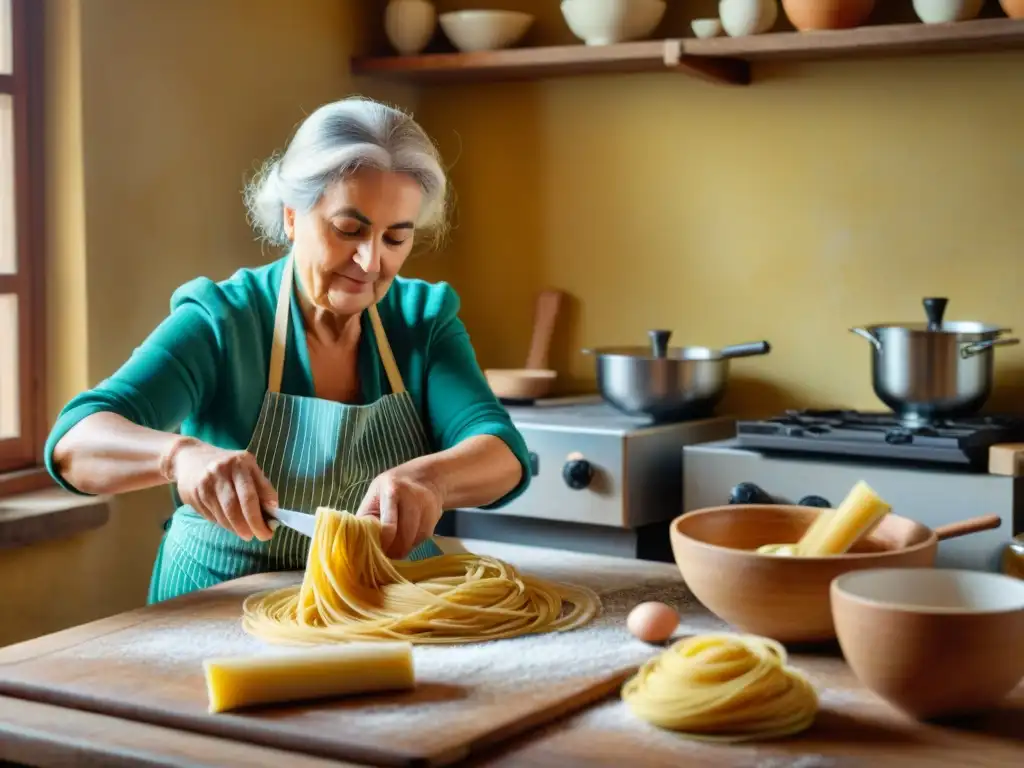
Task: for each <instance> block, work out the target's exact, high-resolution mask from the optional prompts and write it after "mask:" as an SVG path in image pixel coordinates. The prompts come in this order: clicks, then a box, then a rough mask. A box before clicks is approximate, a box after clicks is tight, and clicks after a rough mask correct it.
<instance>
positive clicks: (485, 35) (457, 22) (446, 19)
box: [439, 11, 534, 53]
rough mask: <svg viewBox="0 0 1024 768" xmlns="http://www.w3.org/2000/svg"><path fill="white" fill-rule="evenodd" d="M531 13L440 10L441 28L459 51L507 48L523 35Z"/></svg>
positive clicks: (528, 26) (530, 18)
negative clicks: (449, 11)
mask: <svg viewBox="0 0 1024 768" xmlns="http://www.w3.org/2000/svg"><path fill="white" fill-rule="evenodd" d="M533 19H534V17H533V16H532V15H530V14H529V13H520V12H519V11H452V12H451V13H442V14H441V16H440V18H439V21H440V22H441V29H443V30H444V33H445V35H447V37H448V39H449V40H451V41H452V45H454V46H455V47H456V48H458V49H459V50H460V51H462V52H463V53H471V52H475V51H496V50H499V49H501V48H511V47H512V46H513V45H515V44H516V43H518V42H519V41H520V40H522V39H523V35H525V34H526V30H528V29H529V28H530V25H531V24H533Z"/></svg>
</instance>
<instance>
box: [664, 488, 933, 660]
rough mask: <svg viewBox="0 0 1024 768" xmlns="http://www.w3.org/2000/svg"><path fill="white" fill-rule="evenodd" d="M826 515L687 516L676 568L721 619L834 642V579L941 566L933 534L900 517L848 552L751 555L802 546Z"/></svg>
mask: <svg viewBox="0 0 1024 768" xmlns="http://www.w3.org/2000/svg"><path fill="white" fill-rule="evenodd" d="M821 511H822V510H820V509H814V508H811V507H796V506H785V505H775V504H767V505H760V504H735V505H730V506H727V507H711V508H709V509H701V510H696V511H693V512H688V513H686V514H684V515H682V516H680V517H678V518H676V519H675V520H674V521H673V522H672V528H671V538H672V552H673V554H674V555H675V560H676V565H678V566H679V572H680V573H681V574H682V576H683V580H684V581H685V582H686V585H687V586H688V587H689V589H690V591H691V592H693V594H694V596H695V597H696V598H697V599H698V600H700V601H701V603H703V604H704V605H705V606H706V607H707V608H708V610H710V611H711V612H712V613H714V614H715V615H716V616H718V617H719V618H720V619H722V620H723V621H726V622H728V623H729V624H731V625H733V626H734V627H736V628H737V629H739V630H741V631H744V632H750V633H753V634H758V635H764V636H766V637H771V638H774V639H776V640H779V641H780V642H784V643H788V642H819V641H827V640H832V639H834V638H835V636H836V633H835V626H834V624H833V623H832V610H831V605H830V601H829V585H830V584H831V583H832V580H833V579H834V578H835V577H836V576H839V575H841V574H844V573H846V572H848V571H860V570H864V569H867V568H879V567H885V568H917V567H928V566H931V565H933V564H934V562H935V554H936V551H937V549H938V537H937V536H936V535H935V533H934V532H933V531H932V530H931V529H930V528H928V527H927V526H924V525H921V524H920V523H917V522H914V521H913V520H908V519H907V518H905V517H900V516H898V515H894V514H889V515H886V516H885V518H884V519H883V520H882V522H881V523H880V524H879V525H878V527H877V528H876V529H875V531H874V533H872V534H871V536H869V537H868V538H867V539H865V540H863V541H861V542H860V543H859V544H858V545H857V546H856V547H855V548H854V551H853V552H850V553H848V554H845V555H835V556H833V557H778V556H775V555H760V554H758V553H757V552H755V551H753V550H756V549H757V548H758V547H760V546H761V545H763V544H789V543H795V542H797V541H799V539H800V537H801V536H803V534H804V532H805V531H806V530H807V528H808V527H810V525H811V523H812V522H813V521H814V519H815V518H816V517H817V516H818V515H819V514H820V513H821Z"/></svg>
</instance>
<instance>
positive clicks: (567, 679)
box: [0, 573, 634, 766]
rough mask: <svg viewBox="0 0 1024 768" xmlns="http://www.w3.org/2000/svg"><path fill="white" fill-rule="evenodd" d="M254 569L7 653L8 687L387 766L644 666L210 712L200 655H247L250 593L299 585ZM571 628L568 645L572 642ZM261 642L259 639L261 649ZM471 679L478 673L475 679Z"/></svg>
mask: <svg viewBox="0 0 1024 768" xmlns="http://www.w3.org/2000/svg"><path fill="white" fill-rule="evenodd" d="M299 578H300V574H297V573H291V574H288V573H275V574H262V575H258V576H250V577H247V578H244V579H238V580H236V581H232V582H228V583H225V584H222V585H220V586H217V587H214V588H212V589H207V590H202V591H200V592H193V593H190V594H187V595H184V596H182V597H179V598H176V599H174V600H167V601H165V602H162V603H157V604H155V605H150V606H147V607H145V608H140V609H138V610H135V611H131V612H129V613H123V614H119V615H117V616H113V617H110V618H108V619H101V620H99V621H95V622H92V623H90V624H85V625H83V626H80V627H74V628H72V629H69V630H65V631H63V632H58V633H55V634H52V635H48V636H45V637H41V638H37V639H35V640H30V641H27V642H24V643H19V644H16V645H11V646H7V647H6V648H3V649H0V692H2V693H3V694H5V695H9V696H15V697H18V698H21V699H28V700H31V701H36V702H42V703H48V704H56V705H59V706H63V707H69V708H71V709H76V710H83V711H87V712H96V713H100V714H104V715H111V716H114V717H120V718H123V719H126V720H134V721H136V722H141V723H149V724H151V725H157V726H165V727H170V728H176V729H179V730H184V731H192V732H195V733H203V734H207V735H210V736H219V737H222V738H226V739H232V740H235V741H239V742H247V743H250V744H260V745H265V746H268V747H272V748H276V749H283V750H288V751H294V752H299V753H304V754H306V755H316V756H320V757H328V758H333V759H337V760H350V761H355V762H358V763H366V764H370V765H382V766H405V765H422V766H436V765H448V764H451V763H454V762H458V761H460V760H463V759H465V758H466V757H467V756H468V755H469V754H470V753H471V752H475V751H476V750H478V749H482V748H484V747H486V746H491V745H493V744H497V743H499V742H502V741H504V740H507V739H510V738H512V737H514V736H517V735H519V734H521V733H523V732H525V731H527V730H529V729H531V728H534V727H536V726H539V725H542V724H544V723H547V722H550V721H552V720H556V719H558V718H560V717H562V716H565V715H567V714H570V713H572V712H575V711H577V710H580V709H582V708H584V707H586V706H589V705H590V704H593V703H594V702H596V701H599V700H600V699H602V698H604V697H606V696H608V695H611V694H612V693H614V692H615V691H616V690H618V688H619V686H620V685H621V684H622V683H623V682H624V681H625V679H626V678H627V677H628V676H629V674H631V673H632V672H633V671H634V668H633V667H631V666H630V665H629V664H623V665H622V666H620V667H618V668H617V669H609V670H605V671H603V672H598V673H595V674H592V675H590V674H588V675H578V676H563V677H561V678H559V677H558V676H557V675H556V676H553V677H552V678H551V679H545V680H543V681H542V682H539V681H538V682H536V683H534V684H529V681H526V684H524V681H523V680H510V679H508V674H507V672H502V671H501V670H496V671H495V672H494V674H493V675H488V674H487V673H486V672H482V673H474V675H475V676H476V677H475V680H474V682H465V680H466V678H464V677H462V676H459V675H458V674H455V673H453V674H451V675H448V676H447V677H444V678H435V677H433V676H432V675H430V674H420V673H418V674H417V677H418V679H417V686H416V689H415V690H413V691H409V692H407V693H401V694H385V695H373V696H359V697H349V698H344V699H338V700H329V701H319V702H310V703H296V704H289V705H286V706H274V707H260V708H256V709H251V710H240V711H238V712H233V713H224V714H217V715H211V714H209V713H208V712H207V694H206V686H205V682H204V679H203V669H202V661H203V659H204V658H205V657H209V656H216V655H225V654H232V653H235V652H238V651H237V650H236V649H238V648H239V645H240V644H242V645H245V642H246V641H245V638H244V636H242V635H241V629H240V628H239V626H238V625H239V614H240V610H241V604H242V600H243V599H244V598H245V597H246V596H248V595H250V594H252V593H254V592H257V591H261V590H264V589H274V588H279V587H283V586H286V585H288V584H294V583H295V582H296V581H297V580H298V579H299ZM571 635H572V633H565V636H564V640H562V638H558V641H559V642H565V643H567V644H568V645H569V646H570V647H571V646H572V643H573V640H572V637H571ZM260 647H261V646H260V644H259V643H256V642H255V641H253V648H251V649H249V650H246V651H242V652H249V651H251V650H257V651H258V650H259V649H260ZM472 677H473V676H470V679H472Z"/></svg>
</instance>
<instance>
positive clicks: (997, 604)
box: [831, 568, 1024, 720]
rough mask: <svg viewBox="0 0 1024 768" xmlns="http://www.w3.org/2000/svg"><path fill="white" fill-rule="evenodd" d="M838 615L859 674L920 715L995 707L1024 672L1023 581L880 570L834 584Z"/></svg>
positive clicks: (897, 703) (927, 716)
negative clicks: (1023, 648)
mask: <svg viewBox="0 0 1024 768" xmlns="http://www.w3.org/2000/svg"><path fill="white" fill-rule="evenodd" d="M831 592H832V614H833V616H834V618H835V625H836V633H837V635H838V638H839V644H840V646H841V647H842V649H843V655H844V656H845V657H846V661H847V663H848V664H849V665H850V668H851V669H852V670H853V672H854V674H855V675H857V678H858V679H859V680H860V681H861V682H862V683H863V684H864V685H865V686H866V687H867V688H870V689H871V690H872V691H874V692H875V693H876V694H878V695H879V696H881V697H882V698H883V699H885V700H886V701H888V702H889V703H890V704H892V705H893V706H895V707H896V708H897V709H900V710H902V711H903V712H905V713H907V714H909V715H911V716H912V717H916V718H919V719H922V720H926V719H932V718H936V717H946V716H954V715H967V714H973V713H977V712H980V711H983V710H986V709H989V708H991V707H994V706H996V705H997V704H998V703H999V702H1000V700H1002V699H1003V698H1005V697H1006V695H1007V694H1008V693H1010V691H1012V690H1013V689H1014V688H1015V687H1016V686H1017V684H1018V683H1020V682H1021V679H1022V678H1024V652H1022V650H1021V642H1022V641H1024V581H1021V580H1020V579H1013V578H1010V577H1009V576H1002V575H1000V574H997V573H986V572H982V571H960V570H944V569H941V568H920V569H909V570H908V569H906V568H878V569H874V570H868V571H861V572H859V573H847V574H844V575H842V576H840V577H839V578H837V579H836V580H835V581H834V582H832V587H831Z"/></svg>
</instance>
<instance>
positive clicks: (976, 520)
mask: <svg viewBox="0 0 1024 768" xmlns="http://www.w3.org/2000/svg"><path fill="white" fill-rule="evenodd" d="M1002 524H1003V519H1002V518H1001V517H999V515H979V516H978V517H971V518H968V519H967V520H961V521H959V522H957V523H950V524H949V525H940V526H939V527H938V528H934V529H933V530H934V531H935V535H936V536H938V537H939V541H945V540H946V539H955V538H957V537H959V536H966V535H968V534H970V533H979V532H980V531H991V530H993V529H994V528H998V527H999V526H1000V525H1002Z"/></svg>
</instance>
